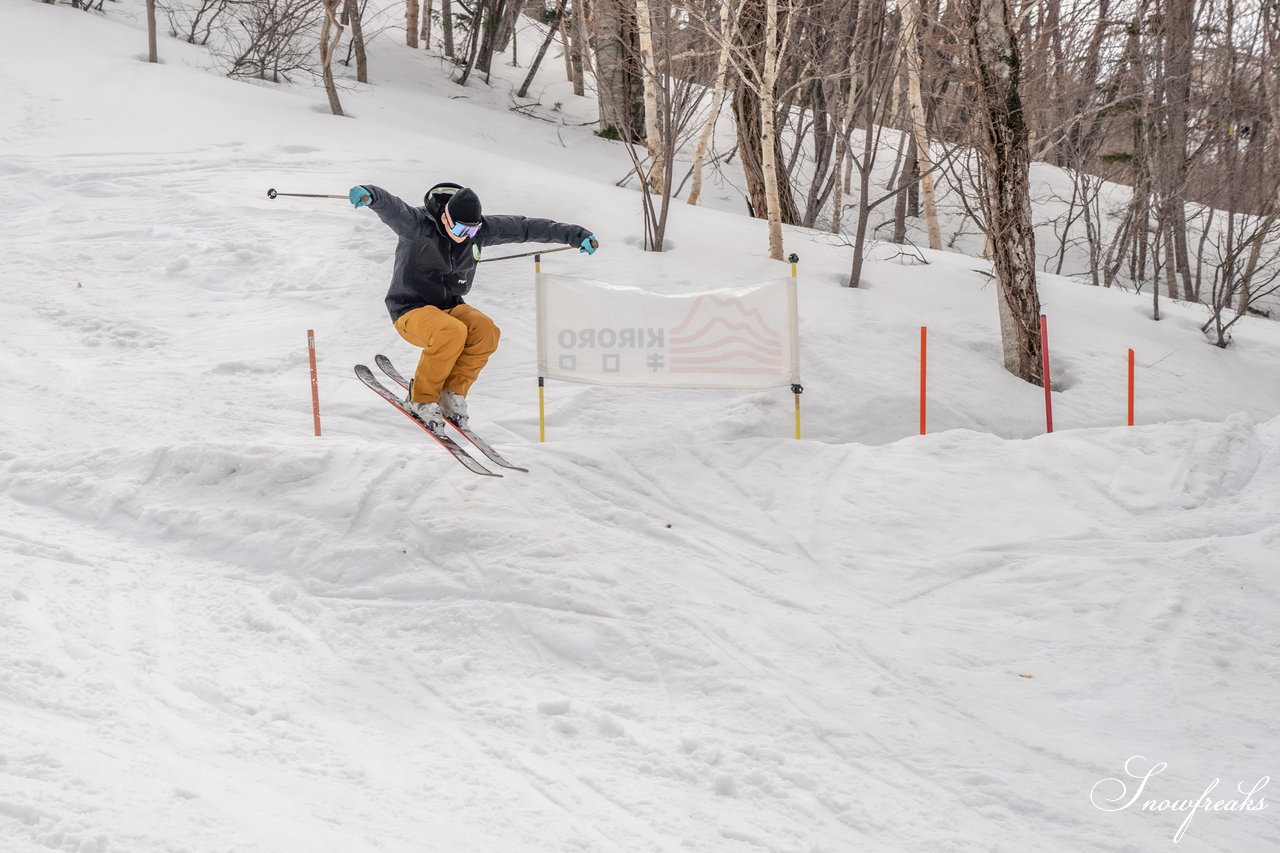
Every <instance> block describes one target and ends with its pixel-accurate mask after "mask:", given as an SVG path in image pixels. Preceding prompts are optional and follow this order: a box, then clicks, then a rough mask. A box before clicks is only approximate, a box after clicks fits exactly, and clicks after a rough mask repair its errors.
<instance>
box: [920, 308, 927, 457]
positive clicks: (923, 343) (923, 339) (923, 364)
mask: <svg viewBox="0 0 1280 853" xmlns="http://www.w3.org/2000/svg"><path fill="white" fill-rule="evenodd" d="M928 356H929V328H928V327H927V326H921V327H920V434H921V435H924V434H925V388H926V387H927V384H926V379H927V377H928V364H929V360H928Z"/></svg>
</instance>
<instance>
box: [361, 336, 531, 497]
mask: <svg viewBox="0 0 1280 853" xmlns="http://www.w3.org/2000/svg"><path fill="white" fill-rule="evenodd" d="M373 361H374V363H375V364H377V365H378V368H379V369H380V370H382V372H383V373H385V374H387V376H389V377H391V381H392V382H395V383H396V384H397V385H399V386H400V387H401V388H403V389H404V390H405V391H406V392H407V391H408V390H409V380H407V379H405V378H404V374H402V373H401V372H400V371H399V370H397V369H396V366H395V365H394V364H392V363H391V359H389V358H387V357H386V356H385V355H381V354H379V355H376V356H374V358H373ZM445 420H448V421H449V425H450V426H451V427H453V428H454V429H456V430H457V431H458V432H460V433H462V436H463V437H464V438H465V439H466V440H467V441H469V442H471V443H472V444H473V445H475V448H476V450H479V451H480V452H481V453H483V454H484V455H485V456H486V457H487V458H488V459H489V461H490V462H492V463H493V464H494V465H498V466H500V467H502V468H508V469H510V470H512V471H524V472H525V473H526V474H527V473H529V469H528V468H521V467H520V466H519V465H514V464H512V463H510V462H508V461H507V460H506V459H505V458H504V457H503V456H502V454H501V453H499V452H498V451H496V450H494V449H493V447H492V446H491V445H490V444H489V442H487V441H485V440H484V439H483V438H481V437H480V436H478V435H476V434H475V433H474V432H472V431H471V430H470V429H464V428H463V427H460V426H458V425H457V424H456V423H454V422H453V421H452V420H450V419H449V418H445Z"/></svg>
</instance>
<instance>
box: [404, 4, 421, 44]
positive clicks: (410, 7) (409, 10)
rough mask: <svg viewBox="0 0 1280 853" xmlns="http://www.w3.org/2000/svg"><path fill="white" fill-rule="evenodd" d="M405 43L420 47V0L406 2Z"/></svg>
mask: <svg viewBox="0 0 1280 853" xmlns="http://www.w3.org/2000/svg"><path fill="white" fill-rule="evenodd" d="M404 43H405V45H406V46H408V47H413V48H416V47H417V46H418V0H404Z"/></svg>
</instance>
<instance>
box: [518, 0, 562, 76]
mask: <svg viewBox="0 0 1280 853" xmlns="http://www.w3.org/2000/svg"><path fill="white" fill-rule="evenodd" d="M563 8H564V7H563V6H562V7H561V12H560V14H557V15H556V16H555V17H554V18H552V19H551V26H549V27H547V37H546V38H544V39H543V40H542V46H541V47H539V48H538V55H537V56H535V57H534V58H533V63H532V64H530V65H529V73H528V74H526V75H525V76H524V82H523V83H521V84H520V89H519V91H517V92H516V97H517V98H523V97H526V96H528V94H529V84H530V83H532V82H533V78H534V75H535V74H537V73H538V66H539V65H541V64H542V58H543V57H544V56H546V55H547V48H549V47H551V42H553V41H555V38H556V30H558V29H560V19H561V17H563Z"/></svg>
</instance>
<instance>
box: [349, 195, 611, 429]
mask: <svg viewBox="0 0 1280 853" xmlns="http://www.w3.org/2000/svg"><path fill="white" fill-rule="evenodd" d="M348 197H349V198H350V200H351V203H352V204H353V205H355V206H356V207H357V208H360V207H368V208H369V209H370V210H372V211H373V212H374V213H376V214H378V218H379V219H381V220H382V221H383V222H384V223H386V225H387V226H388V227H389V228H390V229H391V230H392V231H394V232H396V235H397V236H398V237H399V238H400V241H399V243H398V244H397V245H396V257H395V266H394V268H393V269H392V272H391V287H390V289H388V290H387V298H386V305H387V311H389V312H390V314H391V320H392V322H393V323H395V327H396V331H397V332H399V334H400V337H402V338H404V339H405V340H406V341H408V342H409V343H411V344H413V345H414V346H415V347H419V348H421V349H422V356H421V358H419V359H418V368H417V370H416V371H415V372H414V375H413V381H412V382H411V383H410V389H409V408H410V409H411V410H412V411H413V413H414V414H415V415H417V416H418V417H419V418H421V419H422V421H423V422H424V423H426V424H427V425H428V426H429V427H430V428H432V429H433V430H437V431H438V430H441V429H443V428H444V425H445V420H446V419H448V420H450V421H452V422H454V423H455V424H457V425H458V426H459V427H462V428H463V429H466V428H467V426H468V417H467V399H466V398H467V392H468V391H469V390H471V386H472V384H473V383H474V382H475V381H476V377H477V376H479V375H480V371H481V370H482V369H483V368H484V366H485V364H486V362H488V361H489V356H491V355H493V353H494V351H495V350H497V348H498V337H499V331H498V327H497V325H495V324H494V322H493V320H491V319H490V318H489V317H488V316H487V315H485V314H484V313H483V312H481V311H479V310H478V309H476V308H473V307H472V306H470V305H468V304H466V303H465V302H464V301H463V299H462V297H463V296H465V295H466V294H467V293H468V292H469V291H470V290H471V283H472V280H473V279H474V278H475V274H476V263H477V261H478V259H479V254H480V251H479V247H481V246H494V245H498V244H501V243H563V244H564V245H566V246H579V247H580V248H581V250H582V251H583V252H586V253H587V254H592V253H593V252H595V250H596V249H597V248H599V246H600V242H599V241H598V240H597V239H596V237H595V235H593V234H592V233H591V232H590V231H588V230H587V229H585V228H583V227H582V226H580V225H569V224H566V223H564V222H553V221H552V220H550V219H530V218H528V217H524V216H500V215H493V216H485V215H484V214H483V213H482V211H481V207H480V198H479V196H477V195H476V194H475V192H474V191H473V190H471V189H469V188H467V187H463V186H461V185H459V184H454V183H447V182H446V183H439V184H436V185H435V186H434V187H432V188H431V189H429V190H427V194H426V196H425V197H424V198H423V205H422V207H412V206H410V205H409V204H407V203H406V202H404V201H403V200H402V199H399V198H397V197H396V196H394V195H392V194H391V193H389V192H387V191H386V190H384V189H382V188H381V187H376V186H373V185H371V184H365V185H363V186H357V187H352V188H351V191H350V193H349V194H348Z"/></svg>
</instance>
